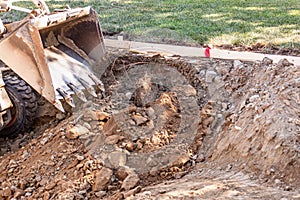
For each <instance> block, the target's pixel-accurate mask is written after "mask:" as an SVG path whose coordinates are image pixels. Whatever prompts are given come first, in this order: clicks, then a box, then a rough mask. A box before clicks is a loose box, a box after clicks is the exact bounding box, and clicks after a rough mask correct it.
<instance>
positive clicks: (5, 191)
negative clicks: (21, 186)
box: [2, 187, 12, 197]
mask: <svg viewBox="0 0 300 200" xmlns="http://www.w3.org/2000/svg"><path fill="white" fill-rule="evenodd" d="M11 195H12V191H11V189H10V188H9V187H6V188H4V189H3V190H2V196H3V197H10V196H11Z"/></svg>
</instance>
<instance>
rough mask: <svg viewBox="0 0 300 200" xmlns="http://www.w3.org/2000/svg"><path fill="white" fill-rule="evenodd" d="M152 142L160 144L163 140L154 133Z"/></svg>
mask: <svg viewBox="0 0 300 200" xmlns="http://www.w3.org/2000/svg"><path fill="white" fill-rule="evenodd" d="M151 142H152V143H153V144H154V145H158V144H159V143H160V142H161V140H160V138H159V137H158V135H157V134H154V135H153V136H152V138H151Z"/></svg>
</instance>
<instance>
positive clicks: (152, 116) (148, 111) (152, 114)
mask: <svg viewBox="0 0 300 200" xmlns="http://www.w3.org/2000/svg"><path fill="white" fill-rule="evenodd" d="M146 114H147V116H148V117H149V118H150V119H155V110H154V109H153V108H152V107H149V108H147V109H146Z"/></svg>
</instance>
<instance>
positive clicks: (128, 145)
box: [125, 141, 137, 152]
mask: <svg viewBox="0 0 300 200" xmlns="http://www.w3.org/2000/svg"><path fill="white" fill-rule="evenodd" d="M136 147H137V144H136V143H134V142H131V141H130V142H127V143H126V145H125V148H126V150H128V151H130V152H131V151H133V150H135V149H136Z"/></svg>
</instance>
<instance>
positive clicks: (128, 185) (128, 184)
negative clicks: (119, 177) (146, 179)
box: [121, 173, 140, 191]
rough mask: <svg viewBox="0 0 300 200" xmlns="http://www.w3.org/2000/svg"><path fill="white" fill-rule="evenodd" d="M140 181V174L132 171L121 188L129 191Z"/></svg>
mask: <svg viewBox="0 0 300 200" xmlns="http://www.w3.org/2000/svg"><path fill="white" fill-rule="evenodd" d="M139 181H140V178H139V177H138V175H137V174H135V173H132V174H130V175H128V176H127V177H126V178H125V179H124V181H123V183H122V186H121V189H123V190H125V191H128V190H130V189H132V188H134V187H135V186H136V185H137V184H138V182H139Z"/></svg>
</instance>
